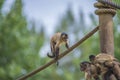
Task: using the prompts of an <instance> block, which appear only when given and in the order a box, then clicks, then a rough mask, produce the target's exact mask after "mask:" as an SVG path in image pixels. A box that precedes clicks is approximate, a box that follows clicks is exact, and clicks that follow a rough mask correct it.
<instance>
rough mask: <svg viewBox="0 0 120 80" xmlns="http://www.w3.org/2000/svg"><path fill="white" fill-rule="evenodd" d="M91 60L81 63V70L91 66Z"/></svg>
mask: <svg viewBox="0 0 120 80" xmlns="http://www.w3.org/2000/svg"><path fill="white" fill-rule="evenodd" d="M90 64H91V63H90V62H88V61H83V62H81V63H80V70H81V71H86V69H87V68H88V67H89V66H90Z"/></svg>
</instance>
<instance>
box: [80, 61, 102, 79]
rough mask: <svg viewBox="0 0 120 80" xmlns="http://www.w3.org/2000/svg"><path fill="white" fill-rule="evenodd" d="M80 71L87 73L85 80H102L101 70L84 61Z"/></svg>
mask: <svg viewBox="0 0 120 80" xmlns="http://www.w3.org/2000/svg"><path fill="white" fill-rule="evenodd" d="M80 70H81V71H84V72H85V80H91V79H92V78H94V80H100V78H99V75H100V69H99V68H98V67H96V66H95V65H94V64H92V63H90V62H88V61H84V62H81V63H80Z"/></svg>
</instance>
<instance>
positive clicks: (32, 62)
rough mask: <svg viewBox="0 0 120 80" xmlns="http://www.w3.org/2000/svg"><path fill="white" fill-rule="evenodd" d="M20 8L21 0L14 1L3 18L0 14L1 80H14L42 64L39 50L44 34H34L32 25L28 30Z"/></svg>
mask: <svg viewBox="0 0 120 80" xmlns="http://www.w3.org/2000/svg"><path fill="white" fill-rule="evenodd" d="M2 1H4V0H1V1H0V2H1V3H0V10H1V9H2V8H1V5H2V4H3V2H2ZM4 2H5V1H4ZM22 6H23V3H22V1H21V0H15V2H14V3H13V5H12V7H11V10H10V12H8V13H7V14H6V15H5V16H3V14H0V79H1V80H13V79H16V78H18V77H20V76H21V75H23V74H26V73H27V72H29V71H31V70H33V69H34V68H36V67H38V66H40V64H42V63H40V60H41V59H40V56H39V50H40V48H41V47H42V45H43V43H44V32H42V31H40V32H36V31H35V26H34V25H33V24H32V25H31V26H32V29H30V30H29V29H28V27H27V21H26V18H25V16H24V15H23V10H22V9H23V8H22ZM43 61H44V60H43ZM36 78H37V77H34V79H36Z"/></svg>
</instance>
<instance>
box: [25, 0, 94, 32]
mask: <svg viewBox="0 0 120 80" xmlns="http://www.w3.org/2000/svg"><path fill="white" fill-rule="evenodd" d="M94 3H95V1H94V0H24V12H25V14H26V16H27V18H28V20H29V19H34V20H36V21H38V22H42V23H43V24H44V25H45V26H46V27H47V28H48V27H50V28H49V29H47V30H48V32H50V33H51V32H53V29H54V27H55V25H56V24H57V22H58V19H59V18H60V16H61V15H63V14H65V12H66V10H67V8H68V6H69V5H71V7H72V10H73V13H74V15H75V17H76V18H77V16H78V13H79V12H80V11H79V10H82V11H83V12H84V13H85V15H86V21H87V22H88V23H89V20H88V16H87V15H88V14H89V13H90V12H91V13H94V10H95V8H94V6H93V4H94Z"/></svg>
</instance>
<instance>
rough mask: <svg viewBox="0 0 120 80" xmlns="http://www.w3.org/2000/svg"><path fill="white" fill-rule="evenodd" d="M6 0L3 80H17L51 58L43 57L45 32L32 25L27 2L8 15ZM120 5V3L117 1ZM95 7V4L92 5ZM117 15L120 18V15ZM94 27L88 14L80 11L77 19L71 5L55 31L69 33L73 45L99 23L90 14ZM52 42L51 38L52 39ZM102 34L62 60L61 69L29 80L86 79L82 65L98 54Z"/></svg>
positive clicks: (119, 44)
mask: <svg viewBox="0 0 120 80" xmlns="http://www.w3.org/2000/svg"><path fill="white" fill-rule="evenodd" d="M4 2H5V0H0V80H14V79H16V78H18V77H20V76H23V75H24V74H27V73H28V72H31V71H32V70H34V69H36V68H38V67H39V66H41V65H44V64H45V63H47V62H49V60H50V59H49V58H47V57H45V58H43V57H41V56H40V55H39V52H40V49H41V48H42V47H43V44H44V43H45V40H46V38H45V31H46V30H44V27H43V26H41V30H39V32H36V25H35V22H34V21H31V22H30V23H31V28H30V27H29V26H28V24H29V22H27V20H26V16H24V14H23V3H22V1H21V0H15V2H14V3H13V5H12V7H11V10H10V11H9V12H8V13H7V14H6V15H4V14H3V13H1V9H2V5H3V4H4ZM117 2H118V3H120V1H119V0H118V1H117ZM91 5H92V4H91ZM117 15H120V13H119V12H118V13H117ZM89 18H90V20H91V22H90V23H91V24H89V25H88V24H86V22H85V14H84V13H83V11H81V10H80V12H79V16H78V19H77V20H76V18H75V16H74V13H73V11H72V8H71V7H70V6H69V7H68V10H67V11H66V14H64V15H62V16H61V18H60V19H59V22H58V24H57V25H56V29H55V32H58V31H60V32H67V33H68V34H69V37H70V42H71V43H70V45H73V44H74V43H75V42H77V41H78V40H80V38H81V37H83V36H84V35H85V34H87V33H88V32H90V31H91V30H92V29H93V28H94V27H96V26H97V24H98V18H96V15H95V14H92V13H89ZM119 21H120V18H119V17H117V16H115V18H114V38H115V56H116V57H117V58H118V59H119V60H120V54H119V53H120V41H119V40H120V29H119V26H120V22H119ZM48 40H49V39H48ZM99 52H100V51H99V35H98V33H96V34H94V35H93V36H92V37H91V38H89V39H88V40H86V41H85V42H84V43H83V44H82V45H80V46H79V47H78V48H76V49H75V50H74V51H72V52H71V54H69V55H67V56H65V57H64V58H62V59H61V60H60V66H58V67H57V66H56V64H53V65H52V66H50V67H48V68H47V69H45V70H44V71H42V72H40V73H38V74H36V75H34V76H32V77H30V78H28V80H84V74H83V73H82V72H80V70H79V63H80V62H81V61H84V60H88V56H89V55H90V54H98V53H99Z"/></svg>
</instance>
